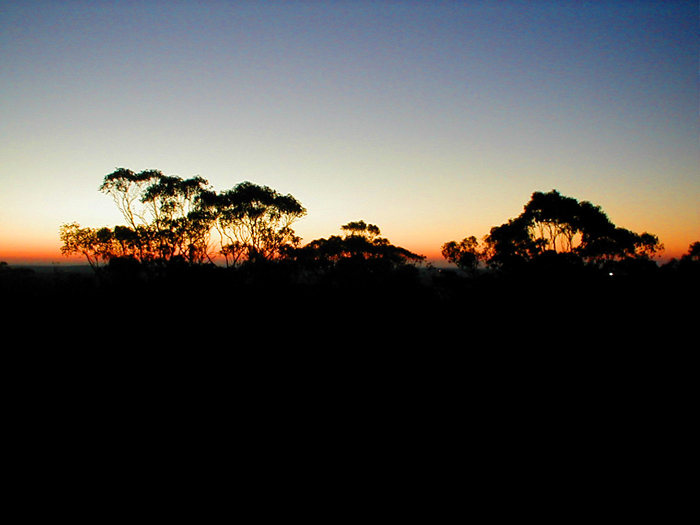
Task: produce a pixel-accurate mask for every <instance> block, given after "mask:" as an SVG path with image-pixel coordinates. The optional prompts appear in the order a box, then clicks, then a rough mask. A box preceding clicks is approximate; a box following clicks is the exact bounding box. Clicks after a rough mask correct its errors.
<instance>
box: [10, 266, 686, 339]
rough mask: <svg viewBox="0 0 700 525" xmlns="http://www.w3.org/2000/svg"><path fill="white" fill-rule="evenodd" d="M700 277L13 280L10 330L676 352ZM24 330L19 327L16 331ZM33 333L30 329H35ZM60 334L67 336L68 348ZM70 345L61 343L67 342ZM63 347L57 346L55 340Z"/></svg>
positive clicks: (266, 275) (24, 275) (420, 273)
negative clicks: (628, 344)
mask: <svg viewBox="0 0 700 525" xmlns="http://www.w3.org/2000/svg"><path fill="white" fill-rule="evenodd" d="M692 270H693V271H678V270H677V269H668V268H667V269H664V268H663V267H662V268H659V269H658V270H657V271H654V272H646V273H645V274H642V275H614V276H610V275H607V274H603V273H600V272H589V273H577V274H575V275H574V274H567V273H555V272H546V273H536V272H530V273H521V274H518V275H496V274H489V273H484V274H481V275H480V276H478V277H474V278H467V277H465V276H463V275H462V274H459V273H458V272H456V271H449V270H448V271H445V270H436V269H432V268H431V269H421V270H416V269H414V268H411V269H410V270H404V271H402V272H393V273H390V274H385V275H379V276H378V275H371V274H360V273H355V274H351V275H334V276H332V278H329V277H328V276H326V277H325V278H323V279H319V278H314V279H309V278H308V276H299V275H298V274H293V273H291V272H289V271H286V270H285V269H284V268H281V267H278V266H270V267H269V268H265V269H260V268H255V269H251V268H248V269H237V270H233V269H225V268H216V267H209V268H203V267H200V268H178V269H174V270H168V271H165V272H161V273H159V274H158V275H150V276H149V275H146V274H144V273H143V272H132V273H129V272H123V271H120V272H115V271H111V272H104V273H102V274H100V275H96V274H95V272H92V271H91V270H89V269H87V268H85V267H76V268H60V269H55V268H54V269H48V268H45V269H38V268H33V269H32V268H20V267H17V268H12V267H8V266H5V267H4V268H3V271H2V274H0V292H1V293H2V298H3V303H4V306H5V307H6V308H7V310H8V314H6V315H7V317H6V318H7V319H13V320H14V322H13V323H9V325H8V326H9V329H10V331H12V330H13V329H19V326H22V327H24V328H23V329H22V330H23V331H24V332H25V334H27V335H29V336H30V337H37V336H38V337H40V336H42V335H44V334H45V330H48V327H52V329H53V330H59V331H60V332H61V334H64V336H65V337H66V338H68V339H70V340H71V341H74V342H77V341H80V338H81V336H83V335H84V334H88V333H93V334H99V336H100V337H102V338H103V340H102V342H101V344H107V343H113V344H117V345H118V344H122V342H123V343H126V342H128V343H129V344H136V345H138V344H141V342H142V341H146V340H149V341H152V342H155V343H157V344H162V345H171V344H172V345H176V346H178V347H183V346H188V347H192V348H198V347H207V348H211V346H212V341H219V343H217V344H224V345H229V346H231V347H256V346H262V347H263V348H264V347H266V346H267V345H270V344H271V343H270V342H271V341H273V340H283V341H285V344H286V345H288V346H289V348H293V347H295V345H300V346H301V347H303V348H307V347H310V346H321V347H326V348H334V347H335V348H338V347H343V346H346V345H350V344H352V345H360V346H363V347H374V346H384V345H389V346H390V347H397V346H403V347H404V348H416V347H419V346H421V347H425V348H442V349H445V348H455V349H456V348H460V347H462V348H474V347H475V346H476V345H478V346H479V347H480V348H485V347H505V348H507V349H513V345H517V346H518V347H520V348H529V349H536V348H542V347H559V348H565V347H576V346H580V345H594V346H595V347H602V346H608V345H615V344H622V345H624V344H625V340H629V341H631V340H632V339H634V340H637V341H642V342H645V343H646V344H652V342H654V343H655V344H662V345H667V346H671V347H673V346H677V345H679V344H681V342H682V341H683V340H684V339H685V336H686V335H688V334H690V333H692V332H693V331H694V330H695V329H696V326H695V319H696V317H697V297H698V290H699V289H700V286H699V284H698V283H699V282H700V279H699V278H698V274H699V273H698V271H697V268H692ZM15 323H20V324H15ZM26 327H31V328H29V329H27V328H26ZM58 335H59V334H56V336H58ZM59 339H60V337H59ZM54 340H56V339H54Z"/></svg>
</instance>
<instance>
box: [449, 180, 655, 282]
mask: <svg viewBox="0 0 700 525" xmlns="http://www.w3.org/2000/svg"><path fill="white" fill-rule="evenodd" d="M484 242H485V246H484V247H483V248H479V249H477V243H476V239H475V238H474V237H467V238H466V239H464V240H463V241H462V242H461V243H456V242H455V241H451V242H448V243H446V244H445V245H443V257H445V259H447V260H448V261H450V262H452V263H454V264H456V265H457V266H458V267H460V268H463V269H467V270H471V269H473V268H475V265H476V264H477V263H478V262H479V261H486V262H487V263H488V264H489V265H490V266H491V267H494V268H501V269H514V268H519V267H522V266H523V265H524V264H527V263H529V262H531V261H533V260H535V259H537V258H540V257H542V256H544V255H545V254H551V253H555V254H567V257H559V258H557V259H556V260H557V261H558V262H557V264H559V263H560V262H562V261H564V260H566V261H569V262H574V261H575V260H576V259H580V260H581V261H583V262H586V263H587V264H589V265H592V266H597V267H603V266H610V264H612V263H619V262H621V261H627V260H628V259H635V260H638V261H650V260H651V259H652V258H653V257H654V256H655V255H656V254H657V253H658V252H659V251H661V250H663V245H662V244H661V243H660V242H659V240H658V238H657V237H656V236H655V235H652V234H650V233H646V232H645V233H642V234H637V233H634V232H632V231H630V230H627V229H624V228H619V227H617V226H615V225H614V224H613V223H612V221H611V220H610V219H609V218H608V216H607V215H606V214H605V213H604V212H603V210H602V209H601V208H600V207H599V206H595V205H593V204H591V203H590V202H588V201H583V202H579V201H577V200H576V199H574V198H572V197H566V196H563V195H561V194H560V193H559V192H558V191H556V190H552V191H550V192H548V193H542V192H535V193H533V194H532V196H531V198H530V201H529V202H528V203H527V204H526V205H525V206H524V208H523V212H522V213H521V214H520V215H519V216H518V217H516V218H514V219H509V220H508V221H507V222H506V223H504V224H502V225H500V226H495V227H493V228H491V231H490V232H489V234H488V235H487V236H486V237H485V239H484ZM554 260H555V259H554V258H553V257H551V256H550V255H548V256H547V261H550V262H553V261H554Z"/></svg>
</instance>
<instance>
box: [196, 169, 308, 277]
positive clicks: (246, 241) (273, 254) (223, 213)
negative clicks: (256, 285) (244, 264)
mask: <svg viewBox="0 0 700 525" xmlns="http://www.w3.org/2000/svg"><path fill="white" fill-rule="evenodd" d="M207 200H208V205H209V206H210V208H209V209H213V210H215V216H216V223H215V224H216V227H217V229H218V231H219V233H220V235H221V239H222V241H221V253H222V255H224V257H225V259H226V263H227V265H228V264H235V263H236V262H239V261H249V262H258V261H266V260H275V259H278V258H280V257H281V255H282V252H283V250H284V249H287V248H289V247H295V246H298V244H299V242H300V238H299V237H297V236H296V235H295V233H294V230H292V228H291V226H292V224H293V223H294V222H296V221H297V220H299V219H301V218H302V217H304V216H305V215H306V209H305V208H304V207H303V206H302V205H301V203H300V202H299V201H297V200H296V199H295V198H294V197H292V196H291V195H281V194H280V193H278V192H277V191H275V190H273V189H271V188H269V187H267V186H259V185H257V184H253V183H252V182H248V181H246V182H242V183H240V184H237V185H236V186H234V187H233V188H232V189H230V190H227V191H223V192H221V193H219V194H218V195H212V194H209V195H208V196H207Z"/></svg>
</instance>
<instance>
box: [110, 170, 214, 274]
mask: <svg viewBox="0 0 700 525" xmlns="http://www.w3.org/2000/svg"><path fill="white" fill-rule="evenodd" d="M100 191H102V192H103V193H105V194H107V195H110V196H112V198H113V199H114V202H115V203H116V205H117V208H118V209H119V211H120V212H121V213H122V215H123V216H124V219H125V220H126V222H127V228H130V235H123V237H124V238H125V239H126V238H127V237H128V240H129V243H130V245H131V249H132V251H133V253H134V254H135V255H137V256H138V258H139V259H141V260H161V261H168V260H170V259H172V258H173V257H182V258H184V259H185V260H187V261H188V262H190V263H202V262H205V261H206V260H208V259H209V251H210V246H209V234H210V231H211V229H212V225H213V221H214V218H215V217H214V215H213V214H212V213H211V211H210V210H209V209H208V208H207V207H205V206H204V205H203V195H205V194H206V193H207V192H210V191H211V189H210V188H209V183H208V182H207V181H206V180H205V179H203V178H202V177H199V176H195V177H193V178H190V179H182V178H181V177H177V176H167V175H164V174H163V173H162V172H161V171H158V170H145V171H141V172H139V173H135V172H133V171H131V170H128V169H125V168H120V169H117V170H116V171H114V172H113V173H110V174H109V175H107V176H106V177H105V178H104V181H103V183H102V185H101V186H100ZM121 233H122V234H126V233H127V232H126V231H124V230H122V232H121Z"/></svg>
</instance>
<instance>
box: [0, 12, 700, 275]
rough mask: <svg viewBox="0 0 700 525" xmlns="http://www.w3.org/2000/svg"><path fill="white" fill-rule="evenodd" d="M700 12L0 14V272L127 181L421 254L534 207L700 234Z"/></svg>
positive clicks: (681, 240) (681, 244)
mask: <svg viewBox="0 0 700 525" xmlns="http://www.w3.org/2000/svg"><path fill="white" fill-rule="evenodd" d="M698 22H699V12H698V2H697V1H680V0H679V1H673V0H665V1H655V0H648V1H641V0H640V1H635V0H623V1H612V0H610V1H608V0H595V1H584V0H579V1H574V0H571V1H567V0H539V1H538V0H530V1H514V0H513V1H509V0H501V1H497V0H491V1H487V0H481V1H479V0H476V1H437V0H436V1H430V0H426V1H422V2H420V1H408V0H406V1H401V0H387V1H362V0H355V1H351V0H346V1H330V0H328V1H323V0H309V1H295V0H286V1H252V0H251V1H234V0H232V1H223V0H221V1H214V0H211V1H207V0H199V1H194V0H191V1H187V0H170V1H146V0H143V1H126V0H125V1H97V0H90V1H72V0H62V1H50V0H44V1H33V0H22V1H4V0H0V46H1V47H0V79H1V83H0V105H1V106H0V107H1V113H0V188H1V191H0V260H2V261H7V262H9V263H10V264H12V263H16V264H19V263H22V262H26V261H29V260H30V259H32V258H38V260H40V261H44V262H65V261H66V259H65V258H64V257H62V256H61V254H60V251H59V248H60V244H61V243H60V240H59V236H58V230H59V227H60V225H61V224H63V223H67V222H74V221H75V222H78V223H80V224H81V225H82V226H91V227H101V226H110V227H112V226H115V225H118V224H123V223H124V220H123V218H122V216H121V215H120V214H119V212H118V211H117V209H116V206H115V205H114V203H113V201H112V200H111V198H110V197H108V196H106V195H103V194H102V193H100V192H99V191H98V187H99V185H100V184H101V182H102V179H103V178H104V176H105V175H107V174H108V173H111V172H112V171H114V170H115V169H116V168H118V167H124V168H129V169H131V170H134V171H141V170H145V169H158V170H162V171H163V172H164V173H165V174H167V175H179V176H181V177H183V178H189V177H192V176H194V175H201V176H202V177H204V178H205V179H207V180H208V181H209V182H210V184H211V185H212V186H213V188H214V189H216V190H217V191H218V190H225V189H228V188H231V187H233V186H234V185H235V184H237V183H238V182H242V181H245V180H249V181H252V182H254V183H257V184H261V185H267V186H270V187H272V188H274V189H276V190H277V191H279V192H281V193H291V194H292V195H293V196H295V197H296V198H297V199H298V200H300V201H301V203H302V204H303V205H304V206H305V207H306V208H307V210H308V216H307V217H306V218H305V219H303V220H302V221H300V222H298V223H297V224H296V226H295V230H296V232H297V234H298V235H300V236H301V237H302V238H303V242H308V241H311V240H313V239H318V238H321V237H329V236H330V235H336V234H339V233H340V226H341V225H343V224H346V223H347V222H350V221H355V220H361V219H362V220H364V221H365V222H369V223H372V224H376V225H377V226H379V228H380V229H381V232H382V235H383V236H384V237H387V238H388V239H389V240H390V241H391V242H392V243H393V244H396V245H399V246H403V247H404V248H407V249H409V250H411V251H414V252H417V253H420V254H423V255H426V256H428V257H430V258H440V257H439V252H440V247H441V245H442V244H443V243H445V242H447V241H450V240H460V239H462V238H464V237H466V236H469V235H475V236H477V237H482V236H483V235H485V234H487V233H488V231H489V229H490V228H491V227H492V226H497V225H500V224H502V223H504V222H506V221H507V220H508V219H509V218H511V217H515V216H517V215H518V214H520V212H521V211H522V208H523V206H524V205H525V203H526V202H527V201H528V200H529V198H530V195H531V194H532V193H533V192H534V191H545V192H546V191H549V190H551V189H557V190H559V192H560V193H562V194H564V195H567V196H570V197H575V198H576V199H579V200H588V201H591V202H593V203H594V204H597V205H600V206H601V207H602V208H603V210H604V211H605V212H606V213H607V214H608V216H609V217H610V219H611V220H612V221H613V222H614V223H615V224H617V225H618V226H622V227H625V228H628V229H631V230H633V231H636V232H638V233H641V232H644V231H648V232H650V233H654V234H656V235H658V236H659V238H660V240H661V241H662V242H663V243H664V244H665V245H666V256H680V255H681V254H683V253H685V252H686V251H687V249H688V245H689V244H690V243H691V242H694V241H697V240H700V142H699V141H700V138H699V137H700V129H699V115H698V110H699V100H698V94H699V75H698V72H699V70H698V52H699V49H700V46H699V44H700V29H699V24H698Z"/></svg>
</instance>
